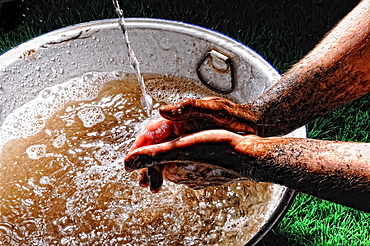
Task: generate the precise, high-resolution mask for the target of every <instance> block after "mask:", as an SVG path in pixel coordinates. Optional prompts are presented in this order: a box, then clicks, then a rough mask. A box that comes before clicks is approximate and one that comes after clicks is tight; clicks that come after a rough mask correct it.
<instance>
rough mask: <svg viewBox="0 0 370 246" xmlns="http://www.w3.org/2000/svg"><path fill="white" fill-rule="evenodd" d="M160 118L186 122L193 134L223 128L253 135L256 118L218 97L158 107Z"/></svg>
mask: <svg viewBox="0 0 370 246" xmlns="http://www.w3.org/2000/svg"><path fill="white" fill-rule="evenodd" d="M159 112H160V114H161V116H162V117H164V118H166V119H168V120H171V121H187V122H188V123H190V124H194V125H191V127H192V128H194V130H193V132H195V131H200V130H207V129H212V128H224V129H227V130H230V131H233V132H243V133H255V132H256V129H257V125H256V121H257V117H256V115H255V113H253V112H252V111H251V110H248V108H247V107H246V106H244V105H238V104H235V103H232V102H231V101H228V100H226V99H223V98H219V97H208V98H203V99H183V100H181V101H179V102H178V103H175V104H173V105H164V106H162V107H160V109H159Z"/></svg>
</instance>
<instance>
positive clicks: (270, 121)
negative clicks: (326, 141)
mask: <svg viewBox="0 0 370 246" xmlns="http://www.w3.org/2000/svg"><path fill="white" fill-rule="evenodd" d="M369 61H370V1H369V0H365V1H363V2H361V3H360V4H359V5H358V6H357V7H356V8H355V9H354V10H353V11H352V12H351V13H349V14H348V15H347V16H346V17H345V18H344V19H343V20H342V21H341V22H340V23H339V24H338V25H337V26H336V27H335V28H334V29H333V30H332V31H331V32H330V33H329V34H328V35H327V36H326V37H325V38H324V40H323V41H322V42H321V43H319V44H318V45H317V47H315V49H313V50H312V51H311V52H310V53H309V54H308V55H307V56H306V57H304V58H303V59H302V60H301V61H300V62H298V63H297V64H296V65H295V66H294V67H293V68H292V69H291V70H290V71H288V72H287V73H286V74H284V75H283V77H282V78H281V80H280V81H278V82H277V83H276V84H275V85H274V86H273V87H272V88H270V89H269V90H268V91H267V92H266V93H264V94H263V95H262V96H261V97H259V98H258V99H256V100H255V101H254V102H252V105H251V106H252V107H251V109H250V110H255V111H256V114H257V115H258V120H257V133H258V135H260V136H274V135H275V136H276V135H283V134H286V133H289V132H291V131H293V130H294V129H296V128H298V127H300V126H303V125H305V124H307V123H309V122H310V121H312V120H314V119H316V118H318V117H320V116H322V115H324V114H326V113H327V112H329V111H331V110H333V109H335V108H337V107H339V106H341V105H343V104H346V103H348V102H350V101H352V100H354V99H356V98H359V97H361V96H363V95H365V94H367V93H369V92H370V62H369ZM249 107H250V106H249Z"/></svg>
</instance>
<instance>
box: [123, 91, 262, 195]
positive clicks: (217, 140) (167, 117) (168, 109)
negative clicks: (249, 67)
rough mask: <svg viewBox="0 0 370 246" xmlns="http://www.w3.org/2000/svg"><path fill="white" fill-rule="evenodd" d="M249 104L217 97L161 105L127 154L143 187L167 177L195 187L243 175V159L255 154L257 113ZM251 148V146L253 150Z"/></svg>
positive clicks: (128, 163)
mask: <svg viewBox="0 0 370 246" xmlns="http://www.w3.org/2000/svg"><path fill="white" fill-rule="evenodd" d="M248 107H249V106H248V105H238V104H234V103H232V102H230V101H228V100H226V99H223V98H218V97H206V98H203V99H184V100H182V101H180V102H178V103H176V104H174V105H166V106H162V107H161V108H160V109H159V111H160V114H161V116H162V117H160V118H158V119H156V120H153V121H151V122H150V123H149V124H148V125H147V127H146V129H145V130H144V131H143V132H142V133H141V135H140V136H139V137H138V138H137V140H136V141H135V143H134V144H133V146H132V147H131V149H130V151H129V153H128V155H127V156H126V158H125V168H126V170H127V171H134V170H136V171H137V173H138V181H139V184H140V185H141V186H142V187H148V186H149V187H150V190H151V191H152V192H158V191H159V190H160V187H161V185H162V183H163V179H167V180H170V181H173V182H175V183H183V184H186V185H188V186H189V187H192V188H195V189H196V188H204V187H207V186H211V185H217V184H223V183H225V182H228V181H231V180H235V179H240V178H243V175H241V173H243V170H242V168H243V166H242V165H241V159H240V158H241V157H242V158H245V157H246V156H250V157H251V156H253V153H252V152H253V151H252V152H251V151H247V149H248V148H246V147H247V146H250V145H253V144H256V143H257V142H258V140H259V139H261V138H259V137H257V136H255V135H245V134H254V133H256V128H257V127H256V121H257V117H256V115H255V114H254V113H253V111H252V110H249V108H248ZM249 149H251V148H249Z"/></svg>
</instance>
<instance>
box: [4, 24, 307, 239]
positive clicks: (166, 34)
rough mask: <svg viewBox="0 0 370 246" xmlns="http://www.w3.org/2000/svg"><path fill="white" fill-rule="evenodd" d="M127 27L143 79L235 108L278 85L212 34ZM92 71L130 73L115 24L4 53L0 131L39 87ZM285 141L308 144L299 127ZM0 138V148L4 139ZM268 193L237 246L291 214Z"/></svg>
mask: <svg viewBox="0 0 370 246" xmlns="http://www.w3.org/2000/svg"><path fill="white" fill-rule="evenodd" d="M126 24H127V27H128V30H129V36H130V39H131V44H132V47H133V49H134V50H135V53H136V55H137V56H138V60H139V62H140V66H141V71H142V72H143V73H156V74H163V75H167V76H176V77H183V78H188V79H193V80H195V81H197V82H198V83H199V84H200V85H202V86H204V88H205V89H207V90H209V91H210V92H211V91H212V93H214V92H216V93H218V94H219V95H220V96H227V97H228V98H230V99H231V100H233V101H235V102H237V103H244V102H246V101H249V100H252V99H253V98H256V97H258V96H259V95H261V94H262V93H263V92H264V91H265V90H266V89H267V88H269V87H270V86H271V85H272V84H274V83H275V82H276V81H277V80H278V79H279V78H280V75H279V74H278V72H277V71H276V70H275V69H274V68H273V67H272V66H271V65H270V64H269V63H268V62H266V61H265V60H264V59H263V58H262V57H261V56H259V55H258V54H257V53H256V52H254V51H253V50H251V49H250V48H248V47H246V46H245V45H243V44H241V43H239V42H237V41H235V40H233V39H231V38H229V37H226V36H225V35H222V34H220V33H217V32H214V31H212V30H208V29H205V28H202V27H198V26H194V25H189V24H184V23H179V22H174V21H167V20H157V19H127V21H126ZM92 71H93V72H97V73H99V72H104V73H105V72H108V73H109V72H114V71H124V72H127V73H131V71H132V70H131V67H130V66H129V61H128V58H127V52H126V50H125V49H124V45H123V40H122V34H121V33H120V30H119V28H118V24H117V20H102V21H95V22H89V23H83V24H79V25H75V26H71V27H67V28H63V29H60V30H56V31H53V32H50V33H48V34H45V35H42V36H40V37H37V38H35V39H33V40H30V41H28V42H26V43H24V44H22V45H20V46H18V47H16V48H14V49H12V50H10V51H8V52H6V53H5V54H3V55H2V56H1V57H0V103H1V104H0V125H1V124H3V123H4V122H6V120H5V119H6V118H7V117H8V115H9V114H10V113H11V112H13V111H14V110H16V109H17V108H20V107H21V106H22V105H25V104H26V103H28V102H30V101H32V100H33V99H35V98H36V97H38V96H39V94H40V93H45V90H44V89H45V88H49V87H52V86H55V85H58V84H61V83H64V82H65V81H68V80H71V79H73V78H79V77H83V75H84V74H87V73H90V72H92ZM202 83H203V84H202ZM190 89H191V88H190ZM3 127H4V126H3ZM0 134H1V132H0ZM290 135H291V136H295V137H306V131H305V128H301V129H298V130H296V131H295V132H293V133H291V134H290ZM0 138H1V139H2V140H1V141H2V142H1V143H0V148H2V147H3V146H4V144H6V142H7V141H8V140H9V138H7V137H6V136H1V137H0ZM1 168H2V170H3V171H4V170H5V169H4V167H1ZM1 188H2V189H3V190H4V189H6V188H7V187H1ZM271 189H272V190H273V192H271V194H272V195H271V197H270V202H269V206H268V208H267V209H265V210H264V211H263V214H261V216H262V218H263V219H262V220H261V222H260V225H259V228H258V230H256V231H255V232H253V233H252V236H251V237H250V238H249V239H247V240H246V241H245V242H239V243H240V244H249V245H253V244H256V243H258V242H260V241H261V240H262V239H263V238H264V236H265V235H266V234H267V232H268V231H269V230H271V228H273V226H274V225H275V224H276V223H277V222H278V221H279V219H280V218H281V217H282V216H283V215H284V213H285V211H286V210H287V208H288V207H289V205H290V203H291V201H292V199H293V196H294V191H292V190H289V189H287V188H286V187H282V186H278V185H271ZM0 209H5V208H3V207H2V208H0ZM5 224H6V218H5V219H4V218H0V225H3V226H4V227H5ZM7 233H9V234H11V232H10V230H3V231H1V230H0V236H1V237H3V239H2V240H4V241H5V239H7V238H8V239H9V238H10V237H11V236H9V235H7ZM153 233H155V232H153ZM18 236H19V235H18ZM9 240H10V241H11V239H9ZM0 241H1V240H0ZM148 242H150V239H148Z"/></svg>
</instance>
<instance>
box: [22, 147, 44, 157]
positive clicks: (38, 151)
mask: <svg viewBox="0 0 370 246" xmlns="http://www.w3.org/2000/svg"><path fill="white" fill-rule="evenodd" d="M26 153H27V155H28V157H29V158H30V159H33V160H37V159H40V158H42V157H44V156H45V154H46V146H45V145H44V144H36V145H32V146H30V147H28V148H27V149H26Z"/></svg>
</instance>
